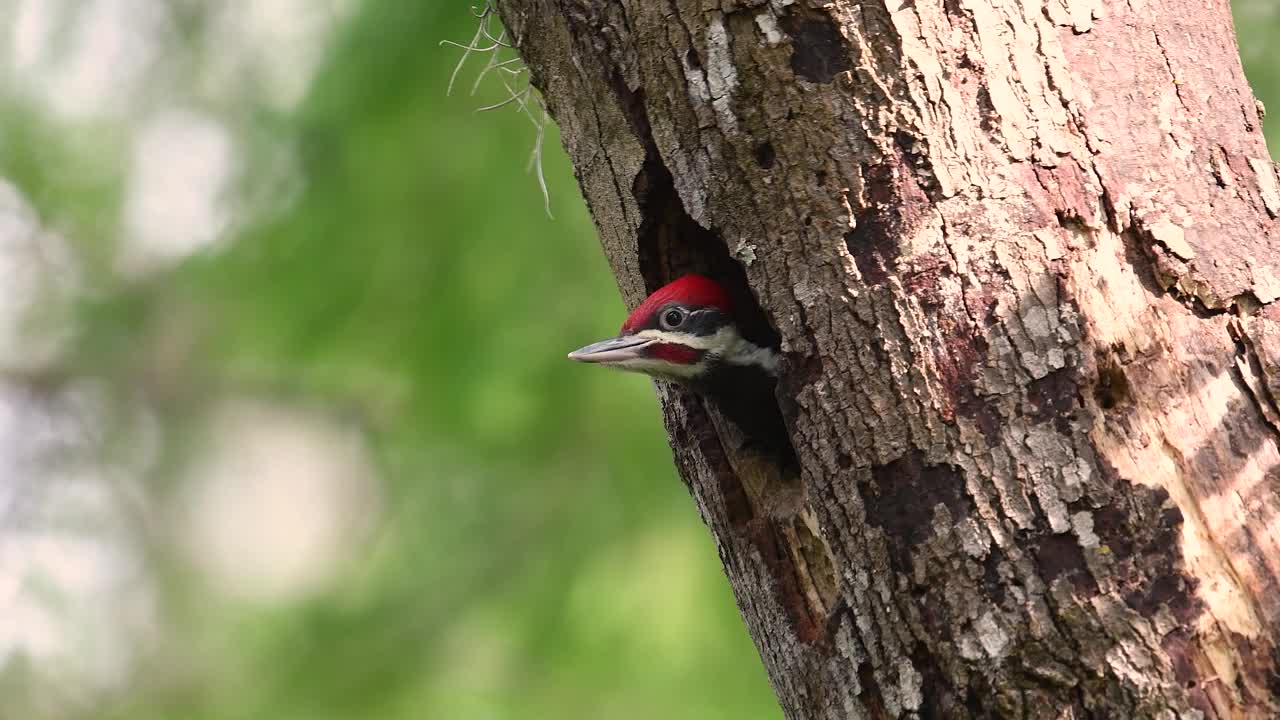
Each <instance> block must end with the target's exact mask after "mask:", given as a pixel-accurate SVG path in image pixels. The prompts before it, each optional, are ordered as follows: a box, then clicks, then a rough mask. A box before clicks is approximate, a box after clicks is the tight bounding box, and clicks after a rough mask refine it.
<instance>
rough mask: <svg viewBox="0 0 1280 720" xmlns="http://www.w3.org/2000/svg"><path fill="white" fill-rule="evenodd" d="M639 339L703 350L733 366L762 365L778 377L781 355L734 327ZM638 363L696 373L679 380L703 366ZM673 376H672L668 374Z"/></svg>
mask: <svg viewBox="0 0 1280 720" xmlns="http://www.w3.org/2000/svg"><path fill="white" fill-rule="evenodd" d="M636 336H637V337H642V338H650V339H652V340H654V341H655V342H660V343H670V344H672V345H683V346H685V347H688V348H693V349H694V350H702V351H704V352H707V353H711V354H713V355H716V356H718V357H719V358H720V359H721V360H723V361H724V362H728V363H733V364H734V365H759V366H760V367H763V368H764V369H765V371H766V372H768V373H769V374H770V375H775V376H776V375H777V374H778V353H777V352H775V351H774V350H771V349H769V348H766V347H760V346H759V345H756V344H755V343H752V342H750V341H748V340H746V339H745V338H743V337H742V336H741V335H739V334H738V329H737V328H735V327H734V326H732V325H726V326H724V327H722V328H720V329H719V330H717V331H716V332H715V334H714V335H690V334H685V333H675V332H666V331H663V330H642V331H640V332H638V333H636ZM637 362H657V363H660V364H661V365H662V366H663V367H664V368H671V367H681V368H688V369H690V370H694V372H689V373H682V374H681V375H680V377H693V376H694V375H696V374H697V372H700V371H701V367H702V364H703V363H697V364H694V365H683V366H679V365H676V364H675V363H668V362H664V361H661V360H652V359H646V360H641V361H637ZM623 367H626V368H627V369H633V368H632V366H630V365H623ZM634 369H637V370H638V371H639V372H650V371H648V370H639V369H638V368H634ZM668 374H673V373H668Z"/></svg>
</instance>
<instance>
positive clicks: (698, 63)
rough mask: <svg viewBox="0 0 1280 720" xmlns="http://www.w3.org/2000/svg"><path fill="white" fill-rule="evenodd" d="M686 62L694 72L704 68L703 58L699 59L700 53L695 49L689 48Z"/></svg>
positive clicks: (685, 57) (685, 56)
mask: <svg viewBox="0 0 1280 720" xmlns="http://www.w3.org/2000/svg"><path fill="white" fill-rule="evenodd" d="M684 61H685V63H686V64H687V65H688V66H689V67H691V68H693V69H694V70H700V69H701V68H702V58H700V57H698V51H697V50H694V49H693V48H689V52H687V53H685V54H684Z"/></svg>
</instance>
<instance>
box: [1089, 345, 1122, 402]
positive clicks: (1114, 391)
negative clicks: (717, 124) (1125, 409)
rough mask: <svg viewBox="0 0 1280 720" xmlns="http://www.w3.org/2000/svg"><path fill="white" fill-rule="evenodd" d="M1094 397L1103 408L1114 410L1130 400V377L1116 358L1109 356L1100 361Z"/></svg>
mask: <svg viewBox="0 0 1280 720" xmlns="http://www.w3.org/2000/svg"><path fill="white" fill-rule="evenodd" d="M1093 397H1094V399H1095V400H1097V401H1098V407H1101V408H1102V409H1103V410H1112V409H1114V408H1116V407H1119V406H1120V405H1123V404H1124V403H1125V402H1127V401H1128V400H1129V379H1128V378H1127V377H1125V374H1124V370H1123V369H1122V368H1121V367H1120V365H1119V364H1118V363H1116V362H1115V360H1114V359H1112V358H1107V359H1106V360H1104V361H1102V362H1101V363H1100V365H1099V367H1098V385H1097V387H1096V388H1094V391H1093Z"/></svg>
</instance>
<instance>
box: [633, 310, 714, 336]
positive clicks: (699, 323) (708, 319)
mask: <svg viewBox="0 0 1280 720" xmlns="http://www.w3.org/2000/svg"><path fill="white" fill-rule="evenodd" d="M672 308H680V309H682V310H684V311H685V312H686V313H688V317H686V318H685V320H684V322H683V323H682V324H681V325H680V327H679V328H677V330H676V331H677V332H682V333H688V334H690V335H697V336H699V337H705V336H710V335H715V334H716V332H717V331H718V330H719V329H720V328H722V327H724V326H725V325H727V324H729V318H728V317H726V316H725V314H724V313H722V312H720V310H718V309H717V308H714V307H706V306H701V305H681V304H680V303H667V304H666V305H663V306H662V307H661V308H658V312H656V313H654V314H653V317H651V318H649V320H648V321H647V322H646V323H645V324H644V325H641V326H639V327H637V328H635V329H634V330H633V331H632V332H641V331H643V330H662V329H663V327H662V325H661V324H660V323H661V322H662V316H663V315H664V314H666V312H667V311H668V310H670V309H672Z"/></svg>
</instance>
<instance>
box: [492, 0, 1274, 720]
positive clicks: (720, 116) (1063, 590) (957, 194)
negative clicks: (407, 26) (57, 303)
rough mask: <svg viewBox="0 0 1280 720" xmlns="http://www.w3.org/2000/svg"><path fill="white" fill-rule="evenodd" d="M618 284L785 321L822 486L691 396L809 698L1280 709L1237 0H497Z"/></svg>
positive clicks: (1254, 114)
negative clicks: (705, 291)
mask: <svg viewBox="0 0 1280 720" xmlns="http://www.w3.org/2000/svg"><path fill="white" fill-rule="evenodd" d="M499 10H500V12H501V14H502V17H503V19H504V21H505V23H506V24H507V26H508V28H509V29H510V30H511V31H512V32H513V34H514V36H515V38H516V39H517V43H518V47H519V50H520V52H521V54H522V56H523V57H524V59H525V61H526V63H527V64H528V66H529V67H530V69H531V71H532V74H533V78H534V81H535V84H536V85H537V86H538V87H539V89H540V90H542V92H543V95H544V97H545V100H546V102H547V103H548V105H549V107H550V109H551V112H552V115H553V116H554V117H555V119H556V120H557V121H558V122H559V124H560V127H561V129H562V133H563V140H564V143H565V146H566V147H567V149H568V151H569V154H570V156H571V158H572V160H573V163H574V167H575V168H576V171H577V175H578V178H579V180H580V182H581V186H582V190H583V193H584V194H585V196H586V199H587V202H588V204H589V206H590V208H591V211H592V214H593V216H594V218H595V221H596V224H597V227H598V229H599V232H600V235H601V238H602V240H603V244H604V248H605V251H606V252H607V254H608V256H609V259H610V261H611V263H612V266H613V270H614V272H615V274H616V275H617V277H618V281H619V284H620V286H621V288H622V292H623V295H624V296H625V298H626V300H627V301H628V303H630V304H632V305H634V304H635V303H637V302H638V301H639V300H640V299H642V298H643V297H644V296H645V295H646V294H647V292H648V291H651V290H653V289H655V288H656V287H657V286H659V285H661V284H662V283H664V282H665V281H668V280H670V279H672V278H673V277H675V276H677V275H679V274H681V273H683V272H686V271H689V270H702V271H709V272H711V273H713V274H715V275H718V276H719V277H721V278H723V279H727V280H728V281H729V282H732V283H734V285H735V288H736V290H737V291H738V292H740V293H741V294H742V297H743V298H745V301H746V302H747V303H749V304H750V306H751V307H752V308H756V307H757V306H758V308H759V309H760V311H761V316H760V320H761V321H767V322H769V323H770V324H771V325H772V326H773V327H774V328H776V329H777V330H778V332H779V333H780V334H781V336H782V338H783V350H784V352H785V357H786V367H785V371H784V374H783V378H782V380H781V382H780V387H779V396H780V399H781V401H782V405H783V410H784V413H785V414H786V416H787V418H788V422H789V424H790V428H791V431H792V437H793V441H794V443H795V445H796V449H797V450H798V452H799V456H800V459H801V464H802V466H803V470H802V478H801V484H802V485H803V495H801V496H800V497H799V498H798V501H797V498H796V497H794V494H792V495H791V496H789V495H788V491H787V490H786V487H787V485H786V484H785V483H781V482H779V480H778V479H777V478H776V477H774V476H773V475H774V472H773V470H772V469H771V468H768V467H764V466H762V465H761V464H760V463H759V462H757V461H754V460H752V459H751V456H750V454H749V452H743V451H742V450H741V449H739V447H738V443H737V439H736V438H735V437H733V431H732V427H731V426H729V425H726V424H725V423H724V422H723V421H722V420H721V419H720V418H719V417H718V415H717V414H716V412H715V411H714V409H713V408H709V407H705V406H704V405H703V403H702V402H701V401H700V400H699V399H698V398H696V397H695V396H693V395H691V394H689V393H688V392H686V391H683V390H681V389H679V388H677V387H671V386H661V387H660V392H659V394H660V396H661V398H662V402H663V407H664V409H665V414H666V420H667V429H668V431H669V433H670V436H671V441H672V446H673V447H674V448H675V455H676V462H677V465H678V467H679V469H680V473H681V475H682V476H683V477H684V479H685V481H686V482H687V483H688V484H689V486H690V489H691V491H692V493H693V496H694V498H695V500H696V502H697V504H698V507H699V509H700V511H701V513H702V516H703V518H704V519H705V520H706V523H707V525H708V526H709V527H710V529H711V531H712V533H713V534H714V536H715V539H716V542H717V544H718V546H719V549H720V554H721V557H722V558H723V561H724V566H725V571H726V573H727V574H728V577H729V580H730V582H731V583H732V584H733V588H734V591H735V593H736V595H737V599H738V603H739V606H740V608H741V610H742V614H743V617H744V618H745V619H746V622H747V626H748V628H749V630H750V632H751V635H752V636H753V637H754V638H755V642H756V644H757V647H758V648H759V650H760V653H761V655H762V656H763V658H764V663H765V666H766V667H767V669H768V673H769V676H770V678H771V681H772V683H773V686H774V688H775V690H776V692H777V695H778V698H779V700H780V701H781V704H782V707H783V709H784V711H785V713H786V715H787V717H789V718H848V717H852V718H862V717H869V718H880V717H892V718H898V717H920V718H935V717H939V718H969V717H1019V718H1023V717H1025V718H1084V717H1097V718H1148V717H1150V718H1174V717H1179V718H1193V717H1198V715H1197V713H1196V711H1197V710H1198V711H1200V712H1202V713H1203V715H1204V716H1205V717H1210V718H1240V717H1246V718H1276V717H1280V653H1278V651H1277V643H1278V641H1280V480H1278V479H1277V478H1278V477H1280V449H1278V444H1277V441H1278V439H1280V404H1278V403H1277V400H1278V399H1280V306H1278V305H1280V304H1277V303H1276V302H1275V301H1276V299H1277V298H1278V297H1280V253H1277V252H1276V251H1274V250H1273V249H1272V240H1273V238H1274V237H1275V228H1276V221H1275V219H1274V218H1275V216H1276V214H1277V213H1280V183H1278V182H1277V175H1276V172H1275V169H1274V166H1273V165H1272V163H1271V161H1270V159H1269V156H1268V154H1267V149H1266V147H1265V145H1264V141H1263V137H1262V134H1261V129H1260V124H1261V122H1260V114H1261V113H1260V110H1261V109H1260V107H1259V106H1258V105H1257V103H1256V102H1255V100H1254V98H1253V95H1252V94H1251V92H1250V90H1249V87H1248V84H1247V83H1246V81H1245V78H1244V75H1243V73H1242V71H1241V66H1240V60H1239V56H1238V53H1237V49H1236V45H1235V38H1234V33H1233V27H1232V21H1231V15H1230V8H1229V5H1228V2H1227V0H1128V1H1127V2H1120V1H1119V0H1116V1H1115V2H1103V1H1102V0H915V2H898V1H896V0H895V1H894V2H879V1H878V0H861V1H859V2H854V1H852V0H849V1H846V0H834V1H833V2H828V3H818V2H805V1H803V0H802V1H800V2H796V0H772V2H767V1H766V0H737V1H734V0H730V1H728V2H721V3H699V2H694V1H693V0H626V1H625V2H618V1H617V0H502V2H500V5H499Z"/></svg>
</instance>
